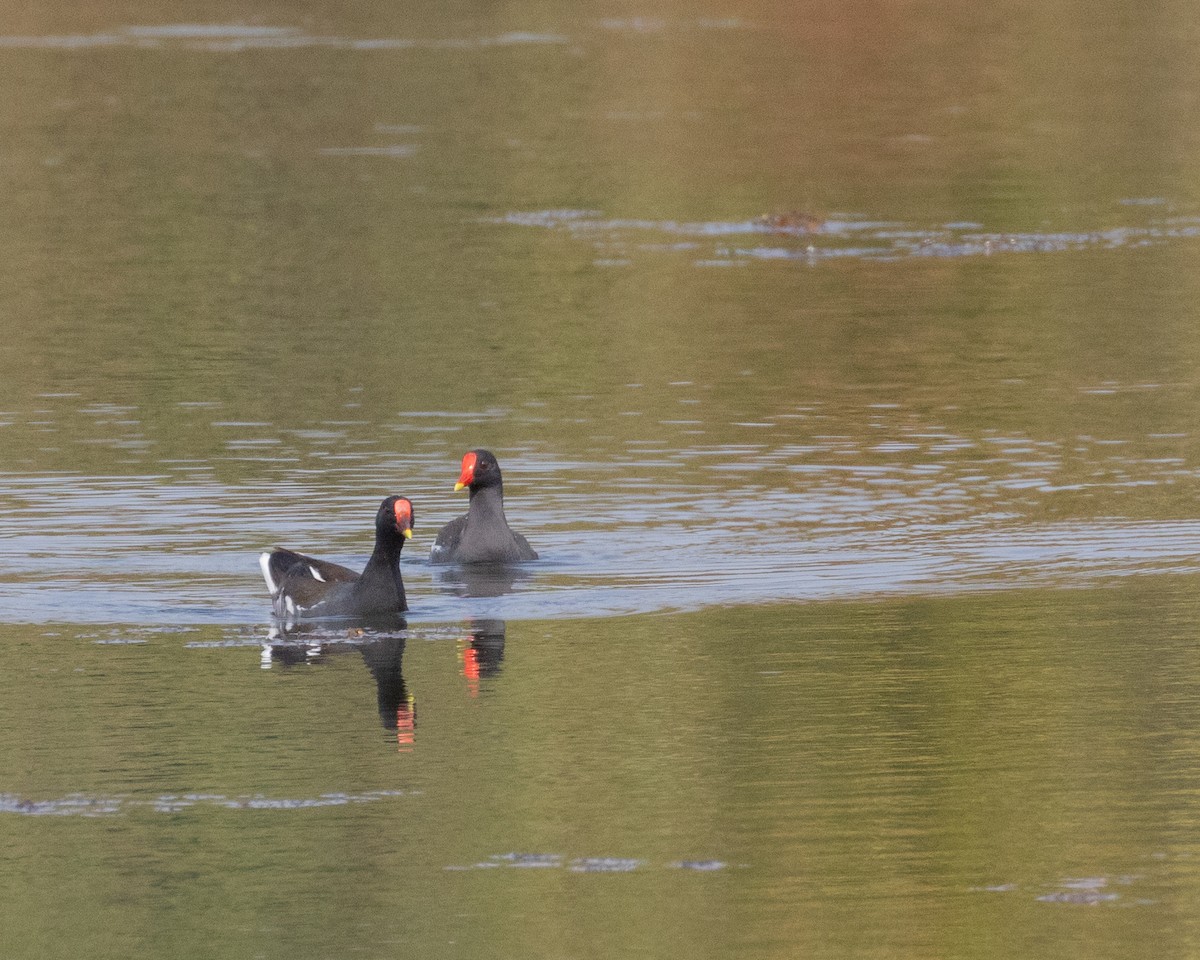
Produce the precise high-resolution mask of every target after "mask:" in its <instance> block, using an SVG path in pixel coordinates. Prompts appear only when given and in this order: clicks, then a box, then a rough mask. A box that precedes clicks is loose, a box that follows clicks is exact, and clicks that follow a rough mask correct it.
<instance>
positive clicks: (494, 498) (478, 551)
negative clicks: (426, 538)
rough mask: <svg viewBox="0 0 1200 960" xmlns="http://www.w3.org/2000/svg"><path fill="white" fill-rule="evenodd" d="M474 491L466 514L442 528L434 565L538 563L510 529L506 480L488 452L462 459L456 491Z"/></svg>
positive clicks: (474, 452)
mask: <svg viewBox="0 0 1200 960" xmlns="http://www.w3.org/2000/svg"><path fill="white" fill-rule="evenodd" d="M463 487H466V488H467V489H468V490H470V491H471V499H470V503H469V504H468V506H467V512H466V513H465V514H464V515H463V516H461V517H458V518H457V519H455V520H451V521H450V522H449V523H448V524H446V525H445V526H444V527H442V529H441V532H439V533H438V535H437V540H436V541H434V544H433V549H431V550H430V551H429V559H430V560H431V561H432V562H433V563H520V562H521V561H522V560H536V559H537V551H535V550H534V549H533V547H531V546H530V545H529V541H527V540H526V539H525V538H524V537H523V536H521V535H520V534H519V533H517V532H516V531H514V530H511V529H510V528H509V526H508V520H507V519H506V518H505V516H504V480H503V479H502V478H501V476H500V464H499V463H497V462H496V458H495V457H494V456H492V454H491V453H490V452H489V451H487V450H472V451H471V452H470V453H468V454H467V455H466V456H464V457H463V460H462V474H461V475H460V476H459V478H458V483H456V484H455V485H454V489H455V490H456V491H458V490H461V489H462V488H463Z"/></svg>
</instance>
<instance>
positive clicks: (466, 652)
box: [462, 620, 506, 697]
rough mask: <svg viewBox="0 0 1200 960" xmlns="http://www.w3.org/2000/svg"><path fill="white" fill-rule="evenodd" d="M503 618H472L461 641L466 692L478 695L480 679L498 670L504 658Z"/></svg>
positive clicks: (491, 675)
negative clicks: (462, 644)
mask: <svg viewBox="0 0 1200 960" xmlns="http://www.w3.org/2000/svg"><path fill="white" fill-rule="evenodd" d="M505 629H506V624H505V622H504V621H503V620H472V621H470V623H469V625H468V631H469V632H468V633H467V635H466V636H465V637H464V638H463V640H462V642H463V643H464V644H466V646H464V647H463V651H462V665H463V676H464V677H465V678H466V680H467V692H468V693H469V694H470V695H471V696H472V697H477V696H479V682H480V680H484V679H487V678H489V677H494V676H496V675H497V674H498V673H499V672H500V664H501V662H502V661H503V660H504V633H505Z"/></svg>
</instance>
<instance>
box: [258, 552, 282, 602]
mask: <svg viewBox="0 0 1200 960" xmlns="http://www.w3.org/2000/svg"><path fill="white" fill-rule="evenodd" d="M258 566H259V569H260V570H262V575H263V579H264V580H266V581H267V590H268V591H270V593H271V596H275V591H276V590H278V589H279V585H278V584H277V583H276V582H275V580H274V579H273V578H272V576H271V555H270V554H269V553H260V554H259V555H258Z"/></svg>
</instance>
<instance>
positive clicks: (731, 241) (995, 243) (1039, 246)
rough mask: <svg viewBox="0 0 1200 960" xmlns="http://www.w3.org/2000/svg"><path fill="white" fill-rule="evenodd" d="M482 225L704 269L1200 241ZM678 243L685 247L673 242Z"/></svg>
mask: <svg viewBox="0 0 1200 960" xmlns="http://www.w3.org/2000/svg"><path fill="white" fill-rule="evenodd" d="M483 222H485V223H491V224H495V225H508V226H519V227H532V228H539V229H545V230H554V231H558V232H563V233H566V234H569V235H571V236H573V237H576V238H578V239H579V240H581V241H583V242H587V243H590V244H592V245H593V247H594V248H595V250H596V254H597V257H598V258H600V261H602V262H603V263H605V264H620V263H622V262H630V260H629V258H631V257H633V256H635V255H637V254H664V253H675V254H680V253H685V254H689V255H692V256H694V258H695V259H694V262H695V264H696V265H697V266H720V265H730V266H733V265H738V264H745V263H750V262H754V261H759V262H762V261H801V262H804V263H810V264H818V263H821V262H822V261H832V260H842V259H847V258H850V259H857V260H880V261H888V260H907V259H924V258H959V257H979V256H994V255H1001V254H1032V253H1040V254H1046V253H1068V252H1071V251H1079V250H1117V249H1123V248H1136V247H1146V246H1153V245H1159V244H1163V243H1168V242H1172V241H1178V240H1190V239H1195V238H1197V237H1200V217H1194V216H1180V217H1170V218H1164V219H1154V220H1149V221H1146V222H1143V223H1140V224H1132V225H1119V226H1103V227H1098V228H1093V229H1085V230H1058V231H1045V232H1040V231H1016V232H1003V231H994V232H993V231H987V230H984V229H983V227H982V226H981V225H980V224H976V223H953V222H952V223H946V224H940V225H931V226H922V225H911V224H903V223H897V222H890V221H880V220H876V219H872V218H870V217H867V216H863V215H854V214H833V215H831V216H829V217H826V218H820V217H814V216H811V215H807V214H805V215H794V216H768V217H755V218H752V219H748V220H740V221H676V220H642V219H622V218H610V217H605V216H604V215H603V213H602V212H601V211H597V210H534V211H511V212H508V213H505V214H503V215H501V216H497V217H492V218H488V219H485V220H484V221H483ZM761 236H769V237H771V238H772V242H769V243H768V242H762V241H759V242H753V239H752V238H755V237H761ZM673 237H675V238H687V239H685V240H667V239H666V238H673Z"/></svg>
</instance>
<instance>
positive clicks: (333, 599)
mask: <svg viewBox="0 0 1200 960" xmlns="http://www.w3.org/2000/svg"><path fill="white" fill-rule="evenodd" d="M412 531H413V505H412V503H411V502H410V501H409V500H407V499H406V498H404V497H388V498H387V499H386V500H384V501H383V503H381V504H380V505H379V512H378V513H377V514H376V515H375V550H374V552H373V553H372V554H371V559H370V560H368V561H367V565H366V567H365V568H363V572H362V573H361V574H359V573H355V572H354V571H353V570H351V569H349V568H348V567H343V566H342V565H341V564H337V563H330V562H329V561H328V560H317V559H315V558H313V557H307V556H305V555H304V554H302V553H296V552H294V551H292V550H281V549H275V550H272V551H271V552H270V553H264V554H263V555H262V556H261V557H259V558H258V563H259V566H260V567H261V568H262V574H263V579H264V580H266V581H267V589H268V590H270V591H271V606H272V609H273V610H274V611H275V616H277V617H286V618H297V617H380V616H388V615H392V614H398V613H403V612H404V611H405V610H407V609H408V604H407V603H406V602H405V597H404V581H403V579H401V577H400V551H401V550H402V549H403V548H404V541H405V540H407V539H408V538H409V537H411V536H412Z"/></svg>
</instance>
